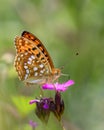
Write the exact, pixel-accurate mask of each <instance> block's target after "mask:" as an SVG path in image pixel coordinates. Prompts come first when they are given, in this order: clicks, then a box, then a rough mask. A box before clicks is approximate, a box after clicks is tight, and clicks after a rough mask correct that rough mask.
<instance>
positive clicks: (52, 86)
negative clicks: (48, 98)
mask: <svg viewBox="0 0 104 130" xmlns="http://www.w3.org/2000/svg"><path fill="white" fill-rule="evenodd" d="M73 84H74V81H73V80H68V81H67V82H65V83H62V84H59V83H55V84H44V85H43V86H42V88H43V89H49V90H56V91H66V90H67V89H68V87H70V86H71V85H73Z"/></svg>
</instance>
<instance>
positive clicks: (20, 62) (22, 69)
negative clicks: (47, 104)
mask: <svg viewBox="0 0 104 130" xmlns="http://www.w3.org/2000/svg"><path fill="white" fill-rule="evenodd" d="M15 47H16V57H15V61H14V66H15V68H16V71H17V73H18V76H19V79H20V80H22V81H24V82H25V83H30V84H44V83H52V82H53V81H55V80H56V79H58V78H59V77H60V74H61V71H60V69H58V68H55V67H54V65H53V61H52V59H51V57H50V55H49V53H48V51H47V50H46V48H45V47H44V45H43V44H42V42H41V41H40V40H39V39H38V38H37V37H36V36H35V35H33V34H32V33H30V32H27V31H23V33H22V34H21V36H17V37H16V38H15Z"/></svg>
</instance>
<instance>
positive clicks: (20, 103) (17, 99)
mask: <svg viewBox="0 0 104 130" xmlns="http://www.w3.org/2000/svg"><path fill="white" fill-rule="evenodd" d="M31 99H32V98H31V97H25V96H13V97H12V101H13V103H14V104H15V106H16V108H17V110H18V112H19V113H20V114H21V115H22V116H26V115H27V114H29V113H30V112H31V111H32V110H34V109H35V104H32V105H30V104H29V101H30V100H31Z"/></svg>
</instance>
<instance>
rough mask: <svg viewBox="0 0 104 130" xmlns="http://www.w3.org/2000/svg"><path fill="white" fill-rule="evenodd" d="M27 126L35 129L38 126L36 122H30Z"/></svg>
mask: <svg viewBox="0 0 104 130" xmlns="http://www.w3.org/2000/svg"><path fill="white" fill-rule="evenodd" d="M29 125H30V126H31V127H32V128H36V127H37V125H38V124H37V123H36V122H34V121H32V120H30V121H29Z"/></svg>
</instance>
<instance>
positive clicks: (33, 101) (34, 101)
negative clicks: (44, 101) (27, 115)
mask: <svg viewBox="0 0 104 130" xmlns="http://www.w3.org/2000/svg"><path fill="white" fill-rule="evenodd" d="M36 102H40V100H38V99H34V100H30V102H29V104H33V103H36Z"/></svg>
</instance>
